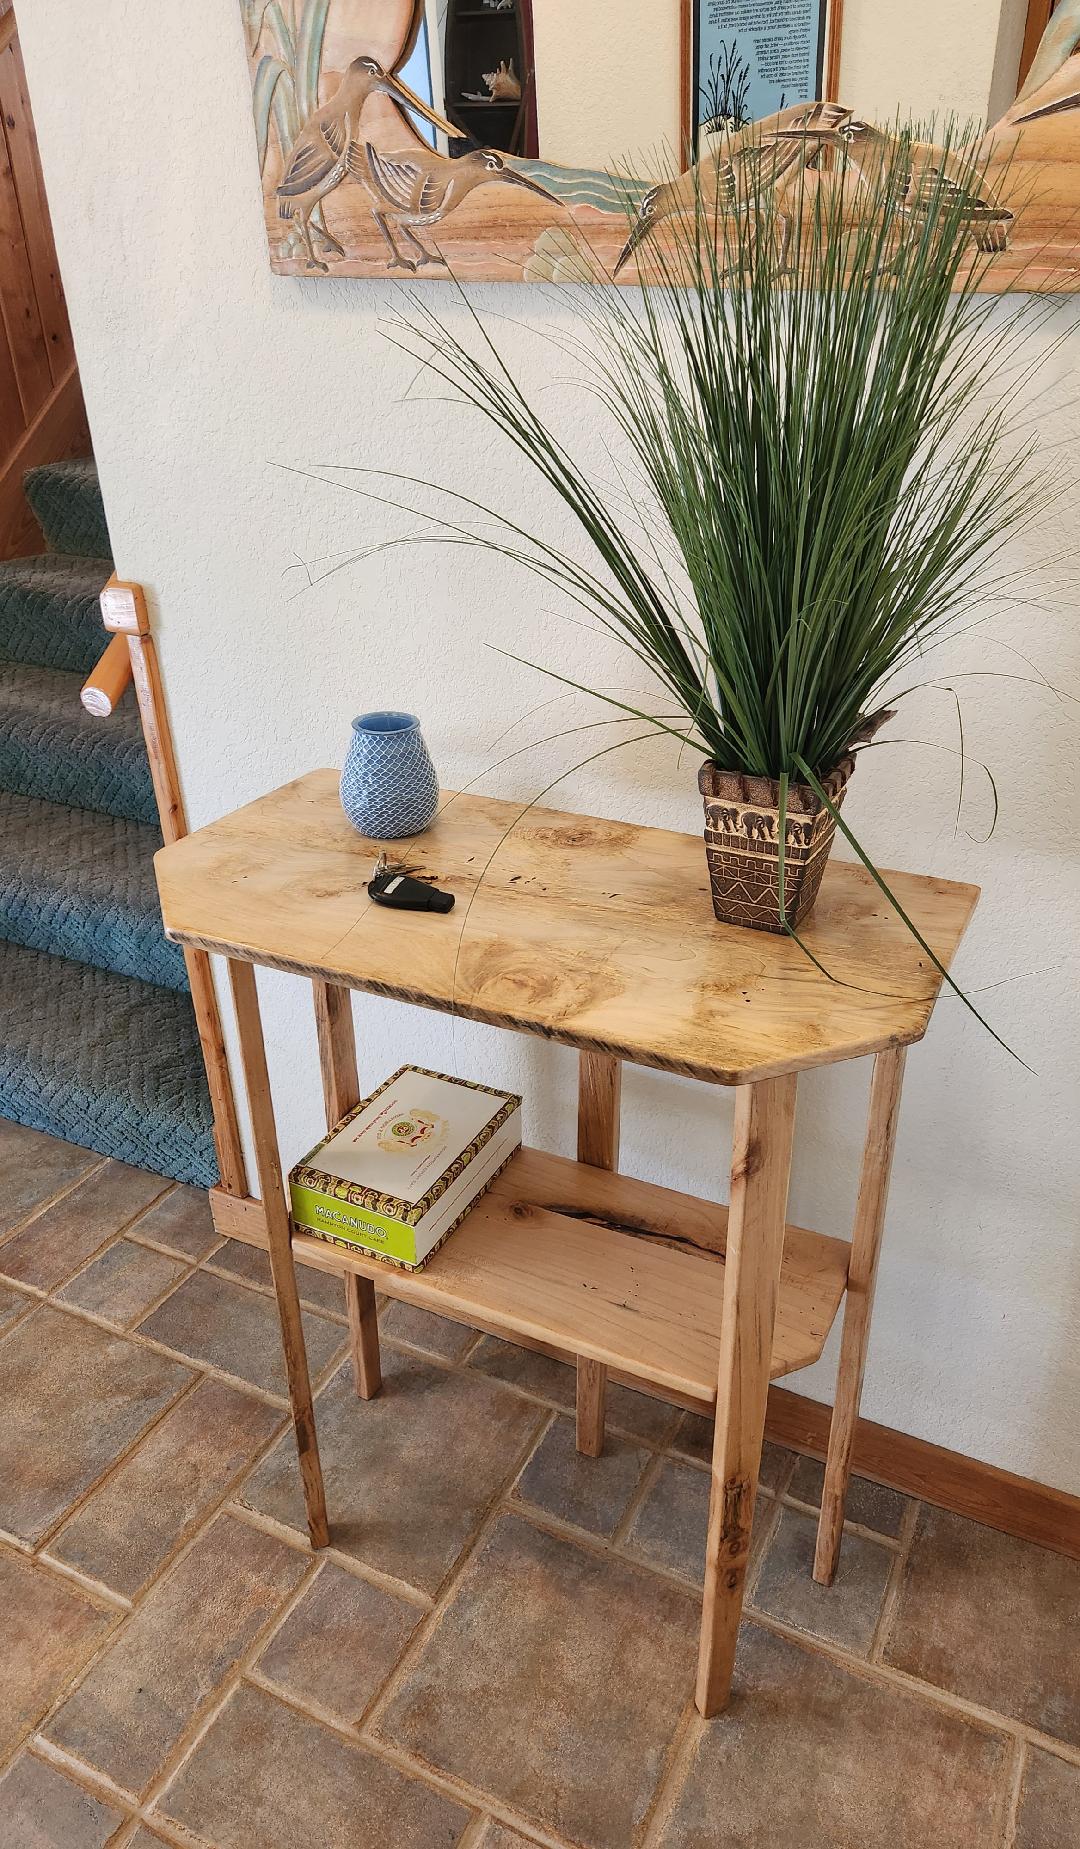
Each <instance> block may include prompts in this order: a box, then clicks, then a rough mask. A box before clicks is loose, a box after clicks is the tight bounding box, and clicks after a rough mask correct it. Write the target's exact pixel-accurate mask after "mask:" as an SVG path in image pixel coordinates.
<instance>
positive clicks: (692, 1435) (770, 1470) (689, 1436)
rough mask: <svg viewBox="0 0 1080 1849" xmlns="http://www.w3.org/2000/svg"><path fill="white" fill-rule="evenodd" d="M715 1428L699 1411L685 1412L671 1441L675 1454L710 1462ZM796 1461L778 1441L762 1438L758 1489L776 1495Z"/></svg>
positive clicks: (785, 1485) (700, 1461)
mask: <svg viewBox="0 0 1080 1849" xmlns="http://www.w3.org/2000/svg"><path fill="white" fill-rule="evenodd" d="M715 1429H716V1421H715V1420H714V1419H706V1418H705V1417H704V1416H703V1415H702V1414H701V1413H699V1412H688V1413H687V1414H686V1416H685V1418H684V1419H683V1423H682V1424H681V1425H680V1427H679V1429H678V1431H677V1432H676V1434H675V1436H674V1438H673V1439H672V1441H671V1449H672V1451H673V1452H675V1453H676V1455H677V1456H679V1457H689V1458H693V1459H694V1461H695V1462H696V1463H699V1464H711V1463H712V1453H713V1433H714V1431H715ZM796 1462H797V1459H796V1455H795V1452H794V1451H786V1450H785V1449H784V1447H783V1446H782V1445H774V1444H771V1443H770V1442H769V1440H768V1439H766V1440H765V1443H764V1444H763V1445H762V1447H761V1474H760V1477H759V1482H760V1484H761V1487H762V1489H767V1490H770V1491H771V1492H772V1493H773V1495H775V1496H779V1495H780V1494H781V1493H782V1492H783V1491H784V1490H786V1488H787V1486H788V1479H789V1477H790V1476H791V1472H792V1468H793V1466H794V1465H795V1463H796Z"/></svg>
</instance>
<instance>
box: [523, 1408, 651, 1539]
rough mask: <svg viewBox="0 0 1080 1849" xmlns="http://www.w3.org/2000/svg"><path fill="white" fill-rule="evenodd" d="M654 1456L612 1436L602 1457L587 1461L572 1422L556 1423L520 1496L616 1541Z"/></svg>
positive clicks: (528, 1471) (537, 1453)
mask: <svg viewBox="0 0 1080 1849" xmlns="http://www.w3.org/2000/svg"><path fill="white" fill-rule="evenodd" d="M650 1455H651V1454H650V1453H649V1452H648V1451H642V1450H639V1449H638V1447H637V1446H635V1445H631V1444H628V1443H627V1441H626V1439H625V1438H616V1437H614V1436H612V1434H610V1433H609V1434H608V1435H607V1437H606V1439H605V1441H604V1449H603V1452H602V1454H601V1455H600V1456H599V1457H582V1455H581V1453H580V1451H579V1450H578V1449H577V1444H576V1433H575V1429H574V1423H573V1420H572V1419H556V1420H555V1422H554V1424H553V1425H552V1426H551V1428H550V1430H549V1431H547V1432H546V1433H545V1434H544V1437H543V1439H542V1440H541V1442H540V1444H539V1445H538V1446H537V1448H536V1450H535V1451H534V1452H533V1454H532V1456H531V1458H530V1459H529V1461H528V1463H527V1464H526V1466H525V1468H524V1470H523V1471H522V1473H521V1475H520V1477H519V1478H518V1480H517V1483H516V1485H515V1489H514V1493H515V1495H517V1496H519V1497H520V1498H521V1500H522V1501H523V1502H528V1503H531V1504H532V1505H533V1507H534V1508H537V1509H543V1510H544V1511H545V1512H546V1513H547V1514H548V1515H555V1516H557V1517H558V1518H559V1520H560V1521H564V1522H573V1523H574V1525H575V1526H576V1527H578V1528H587V1529H588V1530H589V1531H590V1533H592V1534H601V1535H604V1536H605V1538H607V1539H610V1537H611V1536H612V1535H613V1534H614V1532H615V1530H616V1528H617V1527H618V1525H619V1522H620V1521H621V1520H622V1517H623V1515H624V1514H625V1513H626V1510H627V1507H628V1506H629V1503H630V1498H631V1497H632V1496H633V1494H634V1491H635V1490H636V1488H637V1486H638V1484H639V1483H640V1481H641V1474H642V1471H643V1470H644V1469H645V1466H646V1464H647V1463H648V1461H649V1457H650Z"/></svg>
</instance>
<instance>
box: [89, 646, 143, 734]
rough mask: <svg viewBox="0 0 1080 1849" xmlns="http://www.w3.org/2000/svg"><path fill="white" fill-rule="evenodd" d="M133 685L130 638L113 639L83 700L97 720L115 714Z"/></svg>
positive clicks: (95, 670) (91, 678) (91, 679)
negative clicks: (128, 641) (128, 639)
mask: <svg viewBox="0 0 1080 1849" xmlns="http://www.w3.org/2000/svg"><path fill="white" fill-rule="evenodd" d="M130 685H131V651H130V649H129V648H128V643H127V637H126V636H123V635H115V636H113V638H112V640H111V642H109V644H108V645H107V647H106V649H105V653H104V654H103V655H102V657H101V660H100V661H99V662H98V664H97V667H96V668H94V669H93V670H92V671H91V673H90V674H89V675H88V676H87V679H86V680H85V681H84V683H83V690H82V692H81V693H80V695H79V698H80V700H81V701H82V703H83V705H84V706H85V708H86V710H87V712H88V713H92V714H93V716H94V718H95V719H107V718H108V717H109V714H110V713H114V712H115V711H116V709H117V707H118V706H119V704H120V702H121V700H122V699H123V697H124V695H125V693H126V692H127V690H128V688H129V687H130Z"/></svg>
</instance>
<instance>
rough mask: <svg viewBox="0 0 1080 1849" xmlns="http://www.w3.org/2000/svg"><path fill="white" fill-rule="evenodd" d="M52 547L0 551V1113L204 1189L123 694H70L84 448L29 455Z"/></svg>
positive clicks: (92, 512) (198, 1106)
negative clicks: (106, 714)
mask: <svg viewBox="0 0 1080 1849" xmlns="http://www.w3.org/2000/svg"><path fill="white" fill-rule="evenodd" d="M26 491H27V497H28V499H29V500H30V502H31V505H32V506H33V508H34V511H35V514H36V515H37V518H38V520H39V522H40V524H41V526H42V529H43V531H44V533H45V537H46V540H47V542H48V544H49V547H50V551H49V552H48V553H47V554H46V555H45V556H43V557H41V558H36V559H12V560H8V561H4V562H0V1117H8V1118H11V1119H13V1120H14V1121H15V1122H17V1123H21V1124H26V1125H28V1126H29V1127H30V1128H32V1129H36V1130H44V1131H46V1132H48V1133H49V1134H50V1135H53V1136H58V1137H62V1138H63V1139H64V1140H65V1141H66V1142H69V1143H80V1144H82V1145H84V1146H85V1147H86V1148H88V1149H93V1150H96V1151H97V1152H98V1153H99V1154H101V1155H105V1156H114V1157H116V1158H117V1159H118V1160H120V1161H123V1162H130V1163H133V1164H135V1165H137V1166H139V1167H142V1168H149V1169H153V1170H154V1171H155V1172H156V1173H157V1174H159V1175H167V1176H170V1177H172V1178H173V1179H175V1180H177V1181H186V1182H191V1183H193V1184H194V1185H196V1186H199V1187H209V1186H211V1185H212V1183H213V1182H215V1181H216V1180H217V1167H216V1163H215V1160H214V1148H213V1138H212V1117H211V1111H210V1099H209V1094H208V1092H207V1087H206V1077H205V1073H204V1070H203V1065H202V1058H201V1055H200V1051H199V1040H198V1034H197V1032H196V1028H195V1016H194V1011H193V1008H192V1005H191V997H190V994H189V993H188V985H187V972H186V970H185V967H184V960H183V956H182V955H181V953H180V951H179V950H178V949H177V947H176V946H175V945H174V944H170V943H169V942H168V941H167V940H166V938H165V935H164V932H163V930H162V927H161V914H160V911H159V908H158V900H157V888H156V886H155V883H154V871H153V855H154V852H155V850H156V849H157V848H158V847H160V845H161V835H160V833H159V829H158V815H157V807H156V804H155V802H154V792H153V784H152V782H151V778H150V767H149V765H148V763H147V759H146V749H145V746H144V744H143V737H142V729H141V727H140V724H139V716H138V709H137V707H136V705H135V701H134V697H133V695H132V694H131V693H130V692H129V693H128V694H127V695H125V698H124V700H123V702H122V703H121V705H120V706H119V708H118V709H117V711H116V712H115V713H113V714H112V715H111V717H110V718H108V719H93V718H91V717H90V715H89V714H87V713H86V712H85V711H84V710H83V708H82V706H81V705H80V703H79V692H80V688H81V686H82V682H83V680H84V679H85V677H86V675H87V673H88V672H89V671H90V669H91V668H92V667H93V666H94V664H95V662H96V661H97V660H98V658H99V656H100V655H101V653H102V651H103V649H104V646H105V642H106V640H107V638H106V636H105V632H104V630H103V628H102V625H101V612H100V608H99V605H98V596H99V593H100V591H101V588H102V586H103V585H104V583H105V581H106V579H107V578H108V576H109V574H110V572H111V570H112V564H111V560H110V559H109V557H108V550H109V536H108V529H107V527H106V524H105V514H104V509H103V507H102V503H101V495H100V492H99V490H98V486H97V476H96V472H95V469H94V465H93V462H92V461H89V460H80V461H76V462H64V463H56V464H54V465H49V466H48V467H46V468H41V469H34V470H32V471H31V473H30V475H29V476H28V477H27V481H26Z"/></svg>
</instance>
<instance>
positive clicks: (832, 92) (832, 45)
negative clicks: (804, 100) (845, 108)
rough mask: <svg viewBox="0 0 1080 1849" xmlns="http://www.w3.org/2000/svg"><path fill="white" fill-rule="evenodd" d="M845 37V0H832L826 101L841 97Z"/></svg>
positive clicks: (827, 37)
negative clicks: (842, 49) (842, 47)
mask: <svg viewBox="0 0 1080 1849" xmlns="http://www.w3.org/2000/svg"><path fill="white" fill-rule="evenodd" d="M843 37H844V0H830V4H829V10H828V15H827V17H826V22H825V72H824V92H825V94H824V97H823V99H822V100H823V101H824V102H826V103H835V102H838V101H839V99H840V55H841V46H842V43H843Z"/></svg>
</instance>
